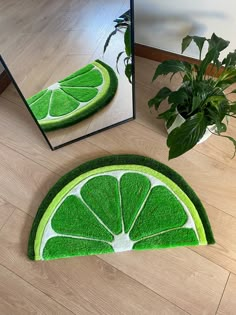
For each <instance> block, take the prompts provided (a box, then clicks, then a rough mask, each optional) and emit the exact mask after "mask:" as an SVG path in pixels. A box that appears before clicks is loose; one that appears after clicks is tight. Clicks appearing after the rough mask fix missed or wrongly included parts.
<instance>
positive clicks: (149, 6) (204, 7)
mask: <svg viewBox="0 0 236 315" xmlns="http://www.w3.org/2000/svg"><path fill="white" fill-rule="evenodd" d="M235 10H236V1H235V0H224V1H222V0H208V1H206V0H198V1H189V0H178V1H176V0H165V1H163V0H146V1H143V0H135V34H136V35H135V36H136V38H135V41H136V42H137V43H139V44H143V45H146V46H150V47H154V48H159V49H163V50H167V51H171V52H174V53H178V54H180V53H181V40H182V38H183V37H185V36H186V35H188V34H190V35H198V36H206V37H210V36H211V34H212V33H213V32H215V33H216V34H217V35H218V36H220V37H223V38H224V39H227V40H229V41H230V46H229V49H228V50H227V51H226V53H227V52H228V51H229V50H230V51H232V50H234V49H236V37H235V29H236V19H235V17H234V15H235ZM184 54H185V55H187V56H190V57H194V58H198V53H197V49H195V48H194V46H193V47H189V49H188V50H187V51H186V52H185V53H184ZM223 56H224V55H223V54H222V57H223Z"/></svg>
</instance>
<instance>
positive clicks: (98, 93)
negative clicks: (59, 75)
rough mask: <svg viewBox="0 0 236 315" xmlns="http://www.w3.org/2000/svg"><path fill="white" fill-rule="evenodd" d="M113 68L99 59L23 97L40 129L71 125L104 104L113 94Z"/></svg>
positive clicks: (114, 82) (114, 80) (114, 92)
mask: <svg viewBox="0 0 236 315" xmlns="http://www.w3.org/2000/svg"><path fill="white" fill-rule="evenodd" d="M117 87H118V79H117V76H116V74H115V72H114V70H113V69H112V68H111V67H110V66H108V65H107V64H105V63H103V62H102V61H100V60H96V61H94V62H93V63H91V64H88V65H87V66H86V67H84V68H82V69H80V70H78V71H77V72H75V73H73V74H71V75H70V76H68V77H66V78H65V79H63V80H61V81H58V82H57V83H55V84H53V85H51V86H49V87H48V88H47V89H45V90H43V91H41V92H39V93H37V94H36V95H34V96H32V97H30V98H29V99H27V103H28V104H29V106H30V108H31V110H32V112H33V114H34V116H35V117H36V119H37V120H38V122H39V124H40V126H41V127H42V129H43V130H44V131H50V130H55V129H58V128H63V127H67V126H71V125H73V124H75V123H77V122H79V121H81V120H83V119H85V118H87V117H88V116H90V115H92V114H94V113H95V112H97V111H98V110H99V109H101V108H103V107H104V106H106V105H108V104H109V103H110V102H111V100H112V99H113V97H114V96H115V94H116V91H117Z"/></svg>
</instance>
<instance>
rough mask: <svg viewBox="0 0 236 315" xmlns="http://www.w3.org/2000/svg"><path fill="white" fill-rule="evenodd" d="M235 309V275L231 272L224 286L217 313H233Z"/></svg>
mask: <svg viewBox="0 0 236 315" xmlns="http://www.w3.org/2000/svg"><path fill="white" fill-rule="evenodd" d="M235 310H236V275H234V274H231V275H230V277H229V281H228V283H227V286H226V288H225V292H224V295H223V299H222V301H221V304H220V307H219V310H218V312H217V315H235Z"/></svg>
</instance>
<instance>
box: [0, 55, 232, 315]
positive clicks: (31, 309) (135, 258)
mask: <svg viewBox="0 0 236 315" xmlns="http://www.w3.org/2000/svg"><path fill="white" fill-rule="evenodd" d="M155 67H156V63H155V62H152V61H149V60H145V59H141V58H137V64H136V72H137V86H136V88H137V120H136V121H132V122H130V123H127V124H124V125H121V126H119V127H117V128H114V129H111V130H108V131H106V132H103V133H100V134H97V135H96V136H93V137H91V138H88V139H86V140H83V141H80V142H77V143H74V144H72V145H70V146H67V147H64V148H62V149H60V150H57V151H55V152H52V151H50V150H49V148H48V146H47V144H46V143H45V142H44V139H43V137H41V135H40V132H39V131H38V130H37V128H35V125H34V123H33V121H32V119H31V117H30V115H29V113H28V112H27V111H26V109H25V108H24V106H19V101H18V100H17V99H16V96H15V95H14V92H13V91H12V89H11V88H10V89H8V90H7V91H5V93H4V94H3V95H2V96H1V97H0V280H1V281H0V293H1V294H0V296H1V303H0V313H1V314H4V315H5V314H6V315H8V314H14V315H17V314H19V315H22V314H30V313H40V314H42V313H43V314H63V315H64V314H107V315H111V314H112V315H113V314H132V315H133V314H140V315H141V314H142V315H143V314H158V315H159V314H168V315H169V314H172V315H176V314H181V315H186V314H196V315H198V314H199V315H202V314H217V315H223V314H224V315H226V314H227V315H228V314H230V315H231V314H232V315H234V314H235V301H236V298H235V292H236V244H235V239H236V210H235V205H236V194H235V191H236V159H233V160H231V154H232V146H231V144H230V143H228V141H225V139H219V138H218V137H213V136H212V137H211V138H210V139H209V140H208V141H207V142H205V143H203V144H201V145H199V146H197V147H196V148H195V149H194V150H191V151H190V152H189V153H187V154H185V155H184V156H182V157H181V158H178V159H176V160H173V161H170V162H168V160H167V156H168V150H167V147H166V144H165V142H166V133H165V130H164V127H163V123H162V122H161V121H159V120H157V119H156V118H155V114H153V115H151V113H150V111H149V109H148V107H147V101H148V99H149V98H150V97H152V96H153V95H154V94H155V93H156V90H157V88H160V83H159V84H158V83H155V84H153V86H151V84H150V82H151V78H152V76H153V73H154V70H155ZM165 83H168V84H169V82H168V80H167V79H165V80H164V81H163V82H161V84H163V85H164V84H165ZM178 84H179V80H178V79H177V78H176V80H174V79H173V80H172V88H174V87H175V86H177V85H178ZM230 133H231V134H233V135H234V136H236V124H235V123H233V120H232V121H231V122H230ZM120 153H133V154H141V155H148V156H150V157H152V158H154V159H157V160H159V161H161V162H163V163H165V164H167V165H169V166H170V167H172V168H174V169H175V170H176V171H177V172H179V173H180V174H182V175H183V176H184V177H185V178H186V180H187V181H188V182H189V184H190V185H191V186H192V187H193V188H194V189H195V191H196V192H197V194H198V195H199V197H200V198H201V200H202V202H203V204H204V206H205V207H206V210H207V213H208V215H209V218H210V221H211V224H212V228H213V231H214V234H215V238H216V241H217V244H216V245H214V246H210V247H199V248H177V249H170V250H160V251H147V252H136V253H129V252H127V253H121V254H114V255H113V254H111V255H104V256H95V257H82V258H74V259H65V260H58V261H53V262H46V263H34V262H30V261H29V260H28V259H27V257H26V249H27V241H28V236H29V231H30V228H31V224H32V221H33V217H34V216H35V214H36V211H37V208H38V206H39V204H40V202H41V200H42V198H43V197H44V196H45V194H46V193H47V191H48V189H49V188H50V186H51V185H52V184H54V183H55V182H56V181H57V180H58V179H59V178H60V177H61V176H62V175H63V174H65V172H67V171H69V170H71V169H72V168H74V167H76V166H77V165H79V164H80V163H82V162H85V161H88V160H90V159H93V158H96V157H100V156H102V155H108V154H120Z"/></svg>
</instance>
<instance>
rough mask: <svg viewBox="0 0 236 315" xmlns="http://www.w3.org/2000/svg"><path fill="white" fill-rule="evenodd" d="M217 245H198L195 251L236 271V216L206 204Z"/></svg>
mask: <svg viewBox="0 0 236 315" xmlns="http://www.w3.org/2000/svg"><path fill="white" fill-rule="evenodd" d="M205 207H206V209H207V213H208V215H209V219H210V222H211V225H212V229H213V232H214V236H215V239H216V245H214V246H210V247H204V246H202V247H197V248H194V251H195V252H197V253H199V254H201V255H202V256H204V257H206V258H208V259H209V260H211V261H213V262H214V263H216V264H218V265H219V266H222V267H223V268H225V269H227V270H229V271H231V272H234V273H236V243H235V239H236V218H235V217H232V216H231V215H228V214H227V213H225V212H223V211H221V210H219V209H217V208H215V207H212V206H210V205H208V204H205Z"/></svg>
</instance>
